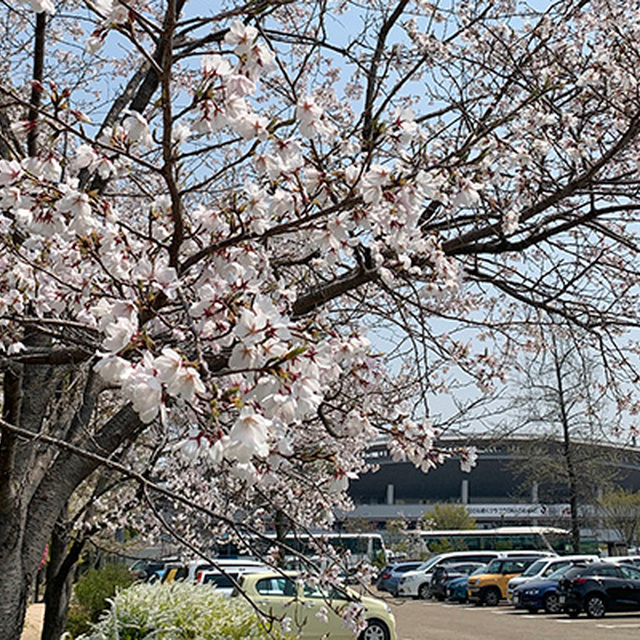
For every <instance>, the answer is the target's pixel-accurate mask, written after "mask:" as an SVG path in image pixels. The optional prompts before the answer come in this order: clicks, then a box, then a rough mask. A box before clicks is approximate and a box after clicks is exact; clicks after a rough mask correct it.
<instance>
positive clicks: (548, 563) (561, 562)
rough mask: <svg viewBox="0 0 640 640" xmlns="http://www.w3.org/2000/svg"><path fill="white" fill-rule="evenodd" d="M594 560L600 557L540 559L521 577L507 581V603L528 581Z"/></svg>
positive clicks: (574, 556) (510, 601)
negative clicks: (517, 588)
mask: <svg viewBox="0 0 640 640" xmlns="http://www.w3.org/2000/svg"><path fill="white" fill-rule="evenodd" d="M595 560H600V557H599V556H595V555H572V556H558V557H551V558H540V560H536V561H535V562H534V563H533V564H530V565H529V566H528V567H527V568H526V569H525V570H524V572H523V573H522V574H521V575H519V576H515V577H513V578H511V580H509V584H508V585H507V602H508V603H509V604H512V602H513V591H514V589H515V588H516V587H519V586H520V585H521V584H524V583H525V582H527V581H528V580H534V579H536V580H538V579H541V578H546V577H547V576H550V575H551V574H552V573H553V572H554V571H556V570H557V569H561V568H562V567H568V566H569V565H571V564H575V563H576V562H594V561H595Z"/></svg>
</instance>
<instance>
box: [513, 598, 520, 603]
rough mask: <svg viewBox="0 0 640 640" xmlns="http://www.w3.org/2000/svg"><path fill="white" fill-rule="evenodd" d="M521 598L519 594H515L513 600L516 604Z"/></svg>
mask: <svg viewBox="0 0 640 640" xmlns="http://www.w3.org/2000/svg"><path fill="white" fill-rule="evenodd" d="M519 599H520V598H519V596H513V601H514V602H515V603H516V604H517V603H518V600H519Z"/></svg>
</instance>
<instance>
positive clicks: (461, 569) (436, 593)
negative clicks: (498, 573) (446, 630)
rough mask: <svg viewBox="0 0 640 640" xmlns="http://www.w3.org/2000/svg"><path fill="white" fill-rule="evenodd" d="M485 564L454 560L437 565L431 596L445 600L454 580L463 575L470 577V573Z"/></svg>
mask: <svg viewBox="0 0 640 640" xmlns="http://www.w3.org/2000/svg"><path fill="white" fill-rule="evenodd" d="M484 566H485V564H484V563H482V562H453V563H451V564H443V565H440V566H439V567H436V568H435V571H434V572H433V575H432V576H431V583H430V586H429V589H430V591H431V597H432V598H435V599H436V600H440V601H442V600H444V599H445V598H446V597H447V587H448V586H449V583H450V582H451V581H452V580H455V579H456V578H461V577H463V576H464V577H465V578H468V577H469V574H470V573H472V572H473V571H475V570H476V569H479V568H480V567H484Z"/></svg>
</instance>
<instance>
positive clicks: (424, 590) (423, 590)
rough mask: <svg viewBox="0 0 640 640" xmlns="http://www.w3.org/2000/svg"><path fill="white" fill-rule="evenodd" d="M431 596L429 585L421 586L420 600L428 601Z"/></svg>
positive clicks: (419, 591)
mask: <svg viewBox="0 0 640 640" xmlns="http://www.w3.org/2000/svg"><path fill="white" fill-rule="evenodd" d="M430 596H431V590H430V589H429V585H428V584H421V585H420V587H419V588H418V598H420V599H421V600H427V599H428V598H429V597H430Z"/></svg>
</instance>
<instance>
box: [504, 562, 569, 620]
mask: <svg viewBox="0 0 640 640" xmlns="http://www.w3.org/2000/svg"><path fill="white" fill-rule="evenodd" d="M572 566H573V565H572ZM570 568H571V567H562V568H561V569H558V570H557V571H554V572H553V573H552V574H550V575H549V577H548V578H539V579H534V580H528V581H527V582H525V583H523V584H521V585H518V586H517V587H516V588H515V589H514V591H513V599H512V602H513V604H514V605H515V607H516V608H517V609H528V610H529V611H530V612H531V613H537V612H538V611H539V610H540V609H544V610H545V612H546V613H560V612H561V611H562V606H561V605H560V598H559V596H558V580H560V578H562V576H563V575H564V574H565V573H566V571H567V570H568V569H570Z"/></svg>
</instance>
